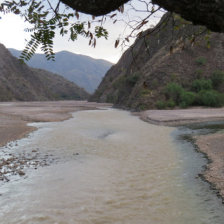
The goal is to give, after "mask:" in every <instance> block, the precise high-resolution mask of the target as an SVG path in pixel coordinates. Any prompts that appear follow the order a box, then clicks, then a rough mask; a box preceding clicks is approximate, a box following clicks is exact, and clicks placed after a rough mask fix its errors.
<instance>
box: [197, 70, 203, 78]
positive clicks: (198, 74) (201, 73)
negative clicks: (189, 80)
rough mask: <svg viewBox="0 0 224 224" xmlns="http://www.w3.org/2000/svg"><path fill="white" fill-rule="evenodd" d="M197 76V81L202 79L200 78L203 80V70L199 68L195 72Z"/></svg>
mask: <svg viewBox="0 0 224 224" xmlns="http://www.w3.org/2000/svg"><path fill="white" fill-rule="evenodd" d="M195 74H196V77H197V79H200V78H202V75H203V70H202V69H200V68H199V69H197V70H196V71H195Z"/></svg>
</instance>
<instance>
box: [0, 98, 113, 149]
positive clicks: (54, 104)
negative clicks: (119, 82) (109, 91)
mask: <svg viewBox="0 0 224 224" xmlns="http://www.w3.org/2000/svg"><path fill="white" fill-rule="evenodd" d="M105 106H109V104H98V103H89V102H85V101H49V102H8V103H0V146H3V145H5V144H6V143H7V142H9V141H13V140H16V139H19V138H22V137H24V136H25V135H27V134H28V133H29V132H31V131H33V130H34V128H33V127H30V126H27V123H29V122H53V121H63V120H66V119H69V118H71V117H72V114H71V113H72V112H75V111H79V110H89V109H96V108H98V107H105Z"/></svg>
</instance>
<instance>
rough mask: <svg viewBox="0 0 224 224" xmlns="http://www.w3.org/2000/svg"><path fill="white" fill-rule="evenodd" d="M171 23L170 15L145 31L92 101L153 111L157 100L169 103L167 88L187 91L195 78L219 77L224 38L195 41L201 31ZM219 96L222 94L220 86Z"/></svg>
mask: <svg viewBox="0 0 224 224" xmlns="http://www.w3.org/2000/svg"><path fill="white" fill-rule="evenodd" d="M173 18H174V20H173V19H172V18H170V14H169V13H168V14H166V15H164V16H163V18H162V19H161V21H160V23H159V24H158V25H157V27H156V28H155V29H154V32H152V30H147V31H145V32H144V33H143V34H142V35H141V36H140V37H139V38H138V39H137V40H136V41H135V43H134V44H133V45H132V47H131V48H129V49H128V50H126V52H125V53H124V54H123V55H122V57H121V59H120V60H119V62H118V63H117V64H116V65H114V66H112V67H111V69H110V70H109V71H108V72H107V74H106V75H105V77H104V78H103V80H102V82H101V84H100V85H99V87H98V89H97V90H96V91H95V93H94V94H93V95H92V96H91V97H90V100H91V101H97V102H110V103H113V104H114V105H115V106H116V107H121V108H127V109H132V110H145V109H154V108H156V103H157V101H165V100H167V99H166V95H165V94H164V91H165V89H164V87H165V86H166V85H167V84H168V83H171V82H175V83H177V84H178V85H181V86H183V87H184V88H186V89H187V90H188V91H190V88H191V87H190V86H191V84H192V82H193V81H194V80H195V79H210V78H211V76H212V74H213V73H214V72H215V71H218V70H219V71H222V72H223V71H224V56H223V55H224V34H219V33H209V34H207V32H204V33H202V34H201V35H198V36H197V38H196V40H194V34H197V33H200V32H202V31H203V30H205V28H204V27H201V26H194V25H192V24H191V23H189V22H187V21H184V22H183V20H182V18H180V17H179V16H177V15H175V16H174V17H173ZM173 21H175V24H174V23H173ZM180 21H181V22H180ZM161 24H162V28H161ZM180 24H183V25H180ZM220 91H221V92H224V87H223V85H222V86H220Z"/></svg>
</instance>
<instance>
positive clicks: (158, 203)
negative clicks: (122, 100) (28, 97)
mask: <svg viewBox="0 0 224 224" xmlns="http://www.w3.org/2000/svg"><path fill="white" fill-rule="evenodd" d="M32 125H35V126H37V127H39V129H38V130H37V131H35V132H34V133H33V134H31V135H30V136H29V137H28V138H25V139H22V140H19V141H18V143H17V144H16V145H15V146H14V149H13V150H15V151H17V152H22V151H32V150H34V149H38V150H39V153H40V155H42V156H43V155H48V158H51V163H50V164H49V166H43V167H38V169H31V168H30V169H27V171H26V175H25V176H23V177H20V178H16V177H15V178H14V179H12V180H11V181H9V182H7V183H3V184H1V185H0V223H1V224H223V223H224V206H223V205H222V204H221V201H220V200H219V199H218V198H217V197H216V195H215V193H214V192H213V191H212V190H211V189H210V187H209V184H207V183H205V182H203V181H202V180H201V179H200V178H197V175H198V173H199V172H200V171H201V170H202V169H203V165H205V164H206V159H205V158H203V155H201V154H199V153H197V152H195V150H194V149H193V146H192V145H191V144H190V143H188V142H183V141H182V140H178V138H177V131H176V129H175V128H171V127H163V126H155V125H151V124H148V123H145V122H143V121H141V120H140V119H139V118H138V117H135V116H131V115H130V113H128V112H124V111H119V110H114V109H108V110H98V111H81V112H76V113H74V114H73V118H72V119H70V120H67V121H64V122H55V123H36V124H32Z"/></svg>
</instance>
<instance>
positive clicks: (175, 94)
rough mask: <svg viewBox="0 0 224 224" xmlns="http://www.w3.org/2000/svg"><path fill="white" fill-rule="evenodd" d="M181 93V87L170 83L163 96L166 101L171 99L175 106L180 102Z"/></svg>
mask: <svg viewBox="0 0 224 224" xmlns="http://www.w3.org/2000/svg"><path fill="white" fill-rule="evenodd" d="M182 92H183V87H182V86H180V85H179V84H177V83H175V82H171V83H169V84H167V85H166V87H165V95H166V97H167V98H168V99H172V100H173V101H174V102H175V103H176V104H179V102H180V96H181V93H182Z"/></svg>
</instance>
